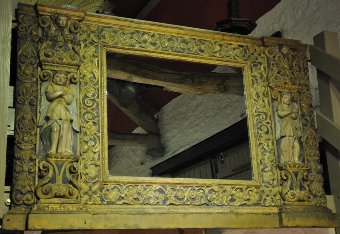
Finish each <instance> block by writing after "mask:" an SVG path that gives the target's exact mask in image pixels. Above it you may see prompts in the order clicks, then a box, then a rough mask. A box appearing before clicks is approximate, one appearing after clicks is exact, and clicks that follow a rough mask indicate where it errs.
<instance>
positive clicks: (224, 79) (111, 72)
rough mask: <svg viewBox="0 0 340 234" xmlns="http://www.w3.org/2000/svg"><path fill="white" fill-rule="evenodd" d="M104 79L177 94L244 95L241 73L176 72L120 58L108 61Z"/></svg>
mask: <svg viewBox="0 0 340 234" xmlns="http://www.w3.org/2000/svg"><path fill="white" fill-rule="evenodd" d="M107 76H108V78H113V79H118V80H125V81H130V82H136V83H144V84H150V85H156V86H160V87H164V88H165V89H167V90H169V91H174V92H178V93H187V94H207V93H229V94H237V95H243V79H242V74H240V73H228V74H225V73H213V72H209V73H185V72H175V71H170V70H166V69H163V68H159V67H156V66H153V65H150V64H145V63H142V62H136V61H131V60H125V59H123V58H108V61H107Z"/></svg>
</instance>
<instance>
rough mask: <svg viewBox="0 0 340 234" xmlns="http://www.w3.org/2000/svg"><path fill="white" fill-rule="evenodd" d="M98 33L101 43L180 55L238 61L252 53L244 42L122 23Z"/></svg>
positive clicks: (100, 30) (101, 28)
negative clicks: (136, 26) (159, 31)
mask: <svg viewBox="0 0 340 234" xmlns="http://www.w3.org/2000/svg"><path fill="white" fill-rule="evenodd" d="M99 37H100V39H101V42H102V43H105V44H107V45H110V46H112V47H113V46H118V47H124V48H134V49H138V50H148V51H152V52H163V53H164V52H166V53H176V54H181V56H183V57H185V56H202V57H211V58H224V59H228V60H232V61H235V62H238V61H244V60H247V59H248V56H252V54H251V53H252V51H250V49H249V47H250V46H247V45H242V44H237V43H228V42H221V41H212V40H205V39H201V38H195V37H188V36H174V35H171V34H166V33H157V32H149V31H143V30H136V29H129V28H123V27H114V26H113V27H100V28H99Z"/></svg>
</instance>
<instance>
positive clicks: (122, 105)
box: [107, 80, 159, 134]
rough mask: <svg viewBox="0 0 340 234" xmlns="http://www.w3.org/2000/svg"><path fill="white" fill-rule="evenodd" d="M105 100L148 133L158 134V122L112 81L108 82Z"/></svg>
mask: <svg viewBox="0 0 340 234" xmlns="http://www.w3.org/2000/svg"><path fill="white" fill-rule="evenodd" d="M107 92H108V93H107V98H108V99H109V100H110V101H111V102H112V103H113V104H115V105H116V106H117V107H118V108H119V109H121V110H122V111H123V112H124V113H125V114H126V115H127V116H129V117H130V118H131V120H132V121H134V122H135V123H136V124H138V125H139V126H140V127H141V128H143V129H144V130H145V131H146V132H148V133H153V134H159V127H158V121H157V119H156V118H155V117H154V116H153V114H152V113H150V112H148V111H147V110H146V108H144V107H143V105H142V104H141V103H140V102H138V101H137V99H136V98H135V97H133V96H132V95H130V94H129V93H128V92H127V91H126V90H124V89H123V88H122V87H121V85H120V84H119V83H118V82H117V81H114V80H110V81H108V84H107Z"/></svg>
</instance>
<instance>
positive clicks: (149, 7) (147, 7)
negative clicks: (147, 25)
mask: <svg viewBox="0 0 340 234" xmlns="http://www.w3.org/2000/svg"><path fill="white" fill-rule="evenodd" d="M160 1H161V0H150V1H149V2H148V3H147V4H146V5H145V7H144V8H143V9H142V10H141V11H140V12H139V13H138V15H137V16H136V19H144V18H145V17H146V16H147V15H148V14H149V13H150V12H151V11H152V10H153V9H154V8H155V7H156V6H157V4H158V3H159V2H160Z"/></svg>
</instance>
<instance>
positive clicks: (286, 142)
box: [276, 92, 301, 163]
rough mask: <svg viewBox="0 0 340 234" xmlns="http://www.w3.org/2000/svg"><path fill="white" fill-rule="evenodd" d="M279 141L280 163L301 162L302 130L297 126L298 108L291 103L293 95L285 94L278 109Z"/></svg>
mask: <svg viewBox="0 0 340 234" xmlns="http://www.w3.org/2000/svg"><path fill="white" fill-rule="evenodd" d="M277 115H278V117H279V119H281V121H278V122H277V128H276V129H277V140H280V147H279V153H280V162H281V163H285V162H299V161H300V159H299V157H300V142H299V139H300V137H301V131H300V128H299V127H298V126H297V125H296V120H297V118H298V107H297V105H296V104H295V103H292V102H291V94H290V93H288V92H283V93H282V96H281V102H280V103H279V105H278V107H277Z"/></svg>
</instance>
